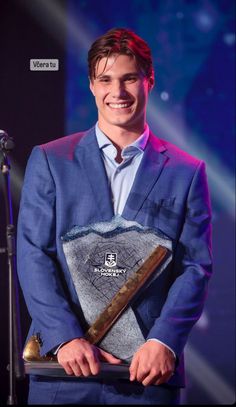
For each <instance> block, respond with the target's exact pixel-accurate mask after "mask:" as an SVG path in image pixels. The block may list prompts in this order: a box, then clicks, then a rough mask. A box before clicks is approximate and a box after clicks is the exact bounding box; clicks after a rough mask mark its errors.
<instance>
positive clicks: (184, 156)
mask: <svg viewBox="0 0 236 407" xmlns="http://www.w3.org/2000/svg"><path fill="white" fill-rule="evenodd" d="M150 141H151V143H152V144H153V146H154V148H155V149H156V150H158V151H159V152H161V153H163V154H165V156H166V157H168V159H169V161H170V162H171V163H172V165H173V163H175V165H180V166H181V165H183V166H187V167H193V168H196V167H198V166H199V165H200V164H201V163H203V161H202V160H201V159H199V158H197V157H195V156H193V155H191V154H189V153H188V152H186V151H184V150H182V149H181V148H180V147H178V146H177V145H175V144H173V143H171V142H169V141H167V140H164V139H161V138H159V137H158V136H155V135H154V134H153V133H151V137H150Z"/></svg>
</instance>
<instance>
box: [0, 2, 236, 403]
mask: <svg viewBox="0 0 236 407" xmlns="http://www.w3.org/2000/svg"><path fill="white" fill-rule="evenodd" d="M117 26H120V27H128V28H130V29H132V30H134V31H136V33H137V34H138V35H140V36H141V37H143V38H144V39H145V40H146V41H147V42H148V43H149V45H150V47H151V49H152V54H153V61H154V68H155V79H156V85H155V88H154V89H153V91H152V92H151V95H150V100H149V104H148V114H147V119H148V123H149V125H150V127H151V129H152V130H153V131H154V132H155V133H156V134H157V135H158V136H160V137H161V138H164V139H167V140H169V141H171V142H172V143H174V144H176V145H178V146H179V147H180V148H182V149H184V150H186V151H188V152H189V153H190V154H192V155H195V156H197V157H198V158H201V159H203V160H205V161H206V164H207V172H208V178H209V185H210V192H211V198H212V209H213V250H214V276H213V277H212V280H211V282H210V287H209V295H208V298H207V301H206V306H205V310H204V313H203V315H202V317H201V319H200V320H199V322H198V323H197V325H196V326H195V327H194V329H193V331H192V333H191V335H190V338H189V343H188V345H187V347H186V373H187V388H186V390H184V391H183V394H182V402H183V403H184V404H207V403H209V404H232V403H233V401H234V400H235V257H234V251H235V223H234V222H235V182H234V181H235V177H234V170H235V73H234V71H235V2H234V1H233V0H232V1H231V0H224V1H223V0H196V1H191V0H175V1H173V0H165V1H162V0H145V1H143V0H129V1H128V0H126V1H123V2H118V1H105V0H100V1H95V0H87V1H86V0H81V1H80V0H68V1H63V0H50V1H45V0H40V1H39V0H34V1H30V0H19V1H16V0H15V1H12V2H10V5H9V4H8V5H5V6H4V7H3V13H2V17H1V27H0V45H1V55H2V57H3V58H2V61H3V62H4V63H2V64H1V67H0V74H1V76H0V79H1V87H2V88H1V89H2V91H1V95H2V96H1V101H0V103H1V110H0V128H4V129H5V130H7V131H8V132H9V134H10V135H11V136H14V137H15V138H16V149H15V151H14V155H13V157H12V160H13V165H12V194H13V199H14V210H15V218H17V213H18V204H19V197H20V190H21V186H22V178H23V174H24V169H25V165H26V161H27V158H28V155H29V153H30V151H31V149H32V147H33V146H34V145H35V144H41V143H43V142H46V141H49V140H51V139H54V138H57V137H61V136H63V135H65V134H69V133H73V132H76V131H80V130H85V129H87V128H89V127H91V126H92V125H93V124H94V123H95V121H96V120H97V109H96V106H95V103H94V100H93V96H92V95H91V93H90V91H89V88H88V71H87V51H88V48H89V47H90V45H91V43H92V42H93V41H94V40H95V39H96V37H97V36H99V35H101V34H103V33H104V32H105V31H106V30H108V29H110V28H112V27H117ZM30 58H58V59H59V64H60V70H59V72H51V73H49V72H48V73H46V72H44V73H42V72H41V73H40V72H37V73H36V72H29V59H30ZM0 193H1V192H0ZM0 197H1V209H2V210H1V211H0V225H1V226H2V227H1V230H0V237H1V242H0V243H1V244H0V246H3V245H4V221H5V218H4V207H3V204H2V203H3V200H2V195H0ZM1 261H2V263H1V265H2V267H1V271H2V270H3V272H2V276H6V269H7V268H6V259H5V260H4V261H3V259H2V260H1ZM29 261H30V259H29ZM0 290H1V300H0V301H1V326H2V327H3V332H4V335H2V338H1V344H0V347H1V349H0V350H1V352H2V354H3V356H1V362H0V373H1V377H2V379H1V383H0V395H1V397H2V398H1V401H4V400H5V395H6V394H7V391H6V389H7V382H6V371H5V365H6V363H7V359H6V358H7V356H6V355H7V340H8V337H7V294H6V292H7V282H6V277H4V278H2V279H1V281H0ZM21 303H22V304H21V314H22V331H23V336H24V335H25V332H26V331H27V328H28V317H27V311H26V309H25V305H24V301H23V299H21ZM5 333H6V334H5ZM18 387H19V389H18V394H19V396H18V397H19V399H23V400H24V398H25V392H26V388H27V383H25V382H22V383H21V384H20V385H19V384H18Z"/></svg>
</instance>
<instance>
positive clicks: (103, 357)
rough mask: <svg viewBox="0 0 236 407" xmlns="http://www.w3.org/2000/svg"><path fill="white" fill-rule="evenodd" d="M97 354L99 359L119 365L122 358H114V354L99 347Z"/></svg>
mask: <svg viewBox="0 0 236 407" xmlns="http://www.w3.org/2000/svg"><path fill="white" fill-rule="evenodd" d="M99 356H100V359H101V360H104V361H105V362H108V363H112V364H113V365H119V364H120V363H121V362H122V360H121V359H118V358H116V357H115V356H113V355H112V354H111V353H108V352H106V351H105V350H103V349H100V348H99Z"/></svg>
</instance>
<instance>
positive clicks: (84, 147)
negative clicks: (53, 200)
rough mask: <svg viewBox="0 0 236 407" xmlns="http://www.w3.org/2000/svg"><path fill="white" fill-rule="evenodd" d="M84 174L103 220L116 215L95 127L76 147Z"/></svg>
mask: <svg viewBox="0 0 236 407" xmlns="http://www.w3.org/2000/svg"><path fill="white" fill-rule="evenodd" d="M76 156H77V159H78V161H79V162H80V164H81V166H82V168H83V170H84V174H85V175H84V176H86V177H87V178H88V180H89V183H90V186H91V188H92V191H93V199H94V205H95V206H96V207H97V209H98V211H99V213H100V217H101V220H104V221H105V220H110V219H111V218H112V216H114V211H113V208H112V201H111V196H110V191H109V186H108V180H107V175H106V170H105V167H104V164H103V161H102V157H101V153H100V150H99V147H98V143H97V139H96V134H95V129H94V128H92V129H90V130H89V131H88V132H87V133H86V134H85V136H84V138H83V139H82V140H81V142H80V144H79V145H78V146H77V149H76ZM91 199H92V198H91Z"/></svg>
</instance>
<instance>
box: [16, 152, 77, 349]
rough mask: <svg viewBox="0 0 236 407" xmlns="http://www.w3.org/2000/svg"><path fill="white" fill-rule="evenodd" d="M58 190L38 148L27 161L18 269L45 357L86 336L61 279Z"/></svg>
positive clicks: (43, 155) (19, 224)
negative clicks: (61, 344) (57, 233)
mask: <svg viewBox="0 0 236 407" xmlns="http://www.w3.org/2000/svg"><path fill="white" fill-rule="evenodd" d="M55 211H56V191H55V184H54V181H53V177H52V174H51V172H50V168H49V165H48V162H47V157H46V154H45V152H44V150H43V149H42V148H41V147H35V148H34V149H33V151H32V153H31V156H30V158H29V161H28V164H27V168H26V173H25V179H24V185H23V188H22V196H21V203H20V210H19V216H18V226H17V270H18V276H19V281H20V285H21V288H22V291H23V294H24V298H25V301H26V305H27V308H28V311H29V313H30V315H31V318H32V320H33V326H34V330H35V332H37V333H39V334H40V337H41V339H42V347H41V354H45V353H47V352H49V351H50V350H51V349H52V348H54V347H55V346H57V345H58V344H60V343H62V342H66V341H68V340H70V339H72V338H75V337H81V336H83V333H82V330H81V328H80V326H79V322H78V319H77V317H76V316H75V314H74V313H73V312H72V310H71V307H70V305H69V302H68V299H67V296H66V294H65V291H64V289H63V284H62V281H61V278H60V275H61V273H62V270H61V269H60V265H59V262H58V258H57V245H56V214H55Z"/></svg>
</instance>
